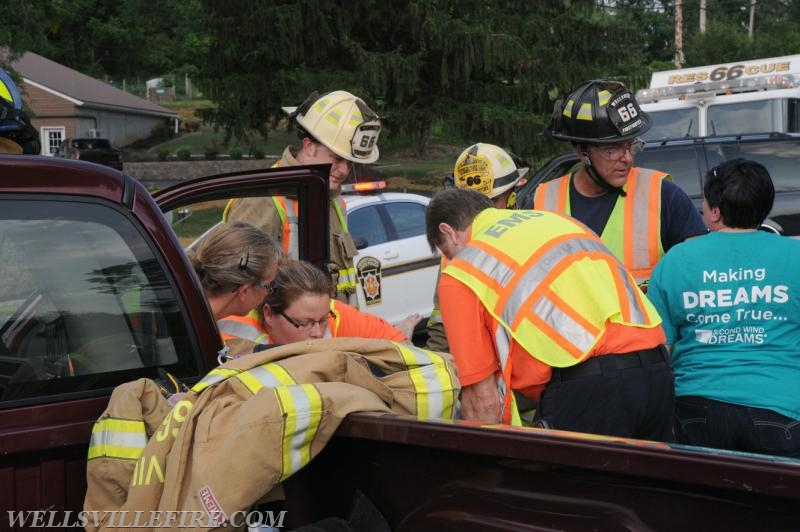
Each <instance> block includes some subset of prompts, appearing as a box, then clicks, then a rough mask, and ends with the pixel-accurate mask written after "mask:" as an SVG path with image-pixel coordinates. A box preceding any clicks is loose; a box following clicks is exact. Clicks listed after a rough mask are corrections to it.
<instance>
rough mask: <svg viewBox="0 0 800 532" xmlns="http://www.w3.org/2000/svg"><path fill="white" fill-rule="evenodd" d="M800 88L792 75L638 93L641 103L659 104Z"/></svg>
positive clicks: (661, 88) (709, 82) (723, 81)
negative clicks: (669, 100)
mask: <svg viewBox="0 0 800 532" xmlns="http://www.w3.org/2000/svg"><path fill="white" fill-rule="evenodd" d="M797 86H798V83H797V80H796V78H795V77H794V76H793V75H791V74H783V75H772V76H758V77H750V78H739V79H726V80H721V81H706V82H697V83H692V84H691V85H685V86H669V87H655V88H652V89H639V90H638V91H636V101H637V102H639V103H650V102H657V101H659V100H663V99H666V98H678V99H681V100H685V99H688V98H693V97H694V98H696V97H698V96H708V95H716V94H735V93H739V92H752V91H768V90H777V89H793V88H795V87H797Z"/></svg>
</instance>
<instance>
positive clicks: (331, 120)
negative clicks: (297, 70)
mask: <svg viewBox="0 0 800 532" xmlns="http://www.w3.org/2000/svg"><path fill="white" fill-rule="evenodd" d="M283 110H284V111H285V112H286V113H288V114H289V115H290V116H293V117H294V119H295V120H296V121H297V124H298V125H299V126H300V127H302V128H303V129H304V130H305V131H307V132H308V133H309V135H310V136H311V137H313V138H314V139H316V140H317V141H319V142H321V143H322V144H323V145H324V146H325V147H326V148H328V149H329V150H331V151H332V152H333V153H335V154H336V155H338V156H339V157H342V158H344V159H347V160H348V161H352V162H354V163H374V162H375V161H377V160H378V155H379V154H378V137H379V136H380V133H381V121H380V119H379V118H378V115H377V114H376V113H375V112H374V111H373V110H372V109H370V108H369V106H367V104H366V103H364V100H362V99H361V98H358V97H357V96H354V95H352V94H350V93H349V92H347V91H333V92H329V93H327V94H323V95H322V96H319V95H318V94H317V93H316V92H313V93H312V94H311V95H310V96H309V97H308V98H307V99H306V101H305V102H303V103H302V104H300V106H298V107H284V108H283Z"/></svg>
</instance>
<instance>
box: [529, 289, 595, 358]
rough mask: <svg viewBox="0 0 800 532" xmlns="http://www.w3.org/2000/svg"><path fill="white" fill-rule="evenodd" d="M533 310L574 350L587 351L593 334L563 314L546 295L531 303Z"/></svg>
mask: <svg viewBox="0 0 800 532" xmlns="http://www.w3.org/2000/svg"><path fill="white" fill-rule="evenodd" d="M533 312H534V314H536V315H537V316H538V317H539V319H541V320H542V321H544V322H545V323H547V324H548V325H550V326H551V327H553V328H554V329H555V330H556V331H557V332H558V334H559V335H560V336H561V337H562V338H563V339H564V340H565V341H567V342H569V343H570V344H572V345H573V346H574V348H575V350H576V351H578V352H580V353H587V352H588V351H589V349H591V348H592V345H593V344H594V340H595V336H594V334H592V333H591V332H590V331H588V330H587V329H586V328H585V327H582V326H581V325H580V324H579V323H578V322H576V321H575V320H573V319H572V318H571V317H570V316H569V315H567V314H565V313H564V312H563V311H562V310H561V309H559V308H558V307H557V306H556V305H555V304H554V303H553V302H552V301H550V299H549V298H547V297H546V296H545V297H542V298H541V299H539V301H537V302H536V304H534V305H533Z"/></svg>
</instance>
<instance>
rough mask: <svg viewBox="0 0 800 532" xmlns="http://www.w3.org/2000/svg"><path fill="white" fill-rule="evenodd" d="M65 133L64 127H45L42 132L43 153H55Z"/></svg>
mask: <svg viewBox="0 0 800 532" xmlns="http://www.w3.org/2000/svg"><path fill="white" fill-rule="evenodd" d="M65 133H66V131H65V129H64V128H63V127H43V128H42V132H41V139H42V155H53V154H54V153H55V152H56V151H58V147H59V146H61V141H62V140H64V135H65Z"/></svg>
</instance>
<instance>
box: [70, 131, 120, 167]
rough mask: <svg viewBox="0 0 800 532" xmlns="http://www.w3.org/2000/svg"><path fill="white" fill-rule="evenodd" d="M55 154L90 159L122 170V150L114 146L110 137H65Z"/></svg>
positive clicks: (82, 159)
mask: <svg viewBox="0 0 800 532" xmlns="http://www.w3.org/2000/svg"><path fill="white" fill-rule="evenodd" d="M55 156H56V157H65V158H67V159H78V160H81V161H89V162H91V163H97V164H102V165H105V166H110V167H111V168H116V169H117V170H122V152H121V151H119V150H118V149H116V148H114V147H112V146H111V141H110V140H108V139H103V138H93V137H87V138H70V139H64V140H63V141H62V142H61V145H60V146H59V147H58V150H56V152H55Z"/></svg>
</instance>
